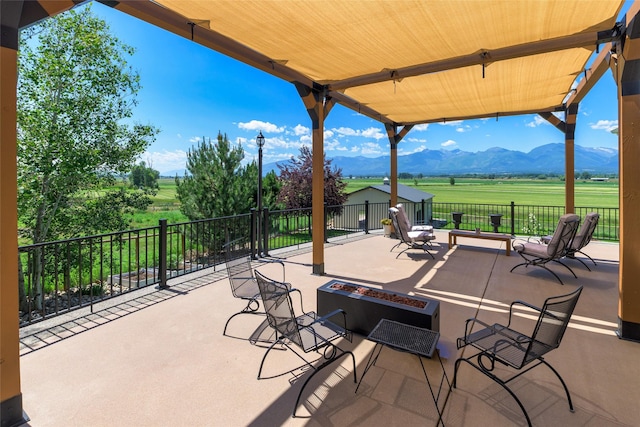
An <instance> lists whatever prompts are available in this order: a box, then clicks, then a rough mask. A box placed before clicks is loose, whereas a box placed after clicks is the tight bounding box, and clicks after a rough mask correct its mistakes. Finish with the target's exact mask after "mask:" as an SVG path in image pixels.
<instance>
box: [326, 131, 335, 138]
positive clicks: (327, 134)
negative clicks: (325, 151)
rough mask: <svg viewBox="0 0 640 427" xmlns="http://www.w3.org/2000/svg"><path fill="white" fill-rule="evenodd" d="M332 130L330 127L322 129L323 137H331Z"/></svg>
mask: <svg viewBox="0 0 640 427" xmlns="http://www.w3.org/2000/svg"><path fill="white" fill-rule="evenodd" d="M333 135H334V134H333V131H332V130H330V129H325V130H324V138H325V139H329V138H333Z"/></svg>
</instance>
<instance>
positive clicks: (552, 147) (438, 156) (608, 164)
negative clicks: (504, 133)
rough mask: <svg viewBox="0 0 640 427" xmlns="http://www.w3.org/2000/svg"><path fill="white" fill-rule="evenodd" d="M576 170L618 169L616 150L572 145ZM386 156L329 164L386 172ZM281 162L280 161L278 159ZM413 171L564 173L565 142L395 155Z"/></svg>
mask: <svg viewBox="0 0 640 427" xmlns="http://www.w3.org/2000/svg"><path fill="white" fill-rule="evenodd" d="M574 152H575V171H576V173H581V172H589V173H591V174H592V175H594V174H617V173H618V150H617V149H613V148H589V147H582V146H579V145H576V146H575V150H574ZM389 162H390V160H389V156H380V157H374V158H371V157H363V156H357V157H344V156H337V157H333V158H332V166H335V167H337V168H340V169H342V175H343V176H388V175H389V170H390V166H389V165H390V163H389ZM277 163H282V162H277ZM277 163H269V164H266V165H264V168H263V172H264V173H265V174H266V173H268V172H269V171H271V170H275V171H276V173H279V169H278V167H277ZM403 172H404V173H411V174H414V175H417V174H423V175H425V176H433V175H463V174H496V175H499V174H560V175H564V173H565V164H564V144H561V143H554V144H546V145H542V146H540V147H536V148H534V149H533V150H531V151H529V152H528V153H524V152H522V151H515V150H507V149H505V148H497V147H495V148H489V149H488V150H485V151H478V152H468V151H462V150H428V149H427V150H423V151H420V152H416V153H413V154H407V155H404V156H398V173H403Z"/></svg>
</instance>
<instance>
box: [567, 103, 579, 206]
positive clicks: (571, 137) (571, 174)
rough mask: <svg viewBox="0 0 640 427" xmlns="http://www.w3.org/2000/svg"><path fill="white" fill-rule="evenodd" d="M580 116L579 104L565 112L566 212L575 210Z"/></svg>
mask: <svg viewBox="0 0 640 427" xmlns="http://www.w3.org/2000/svg"><path fill="white" fill-rule="evenodd" d="M577 117H578V104H571V105H569V106H568V107H567V110H566V112H565V126H566V127H565V133H564V170H565V175H564V176H565V179H564V212H565V213H574V212H575V209H576V207H575V191H576V190H575V188H576V185H575V184H576V176H575V169H576V167H575V157H576V151H575V134H576V119H577Z"/></svg>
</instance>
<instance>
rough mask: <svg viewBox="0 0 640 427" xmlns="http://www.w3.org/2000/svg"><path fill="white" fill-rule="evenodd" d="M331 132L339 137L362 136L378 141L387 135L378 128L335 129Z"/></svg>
mask: <svg viewBox="0 0 640 427" xmlns="http://www.w3.org/2000/svg"><path fill="white" fill-rule="evenodd" d="M331 131H333V132H335V133H336V134H338V136H361V137H363V138H373V139H375V140H376V141H377V140H380V139H382V138H384V137H385V134H384V133H383V132H381V131H380V129H378V128H374V127H371V128H367V129H364V130H358V129H352V128H348V127H339V128H333V129H331Z"/></svg>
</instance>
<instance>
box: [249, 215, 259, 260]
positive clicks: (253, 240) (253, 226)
mask: <svg viewBox="0 0 640 427" xmlns="http://www.w3.org/2000/svg"><path fill="white" fill-rule="evenodd" d="M257 220H258V219H257V215H256V208H251V236H249V241H250V242H251V258H252V259H258V254H257V253H256V221H257Z"/></svg>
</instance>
